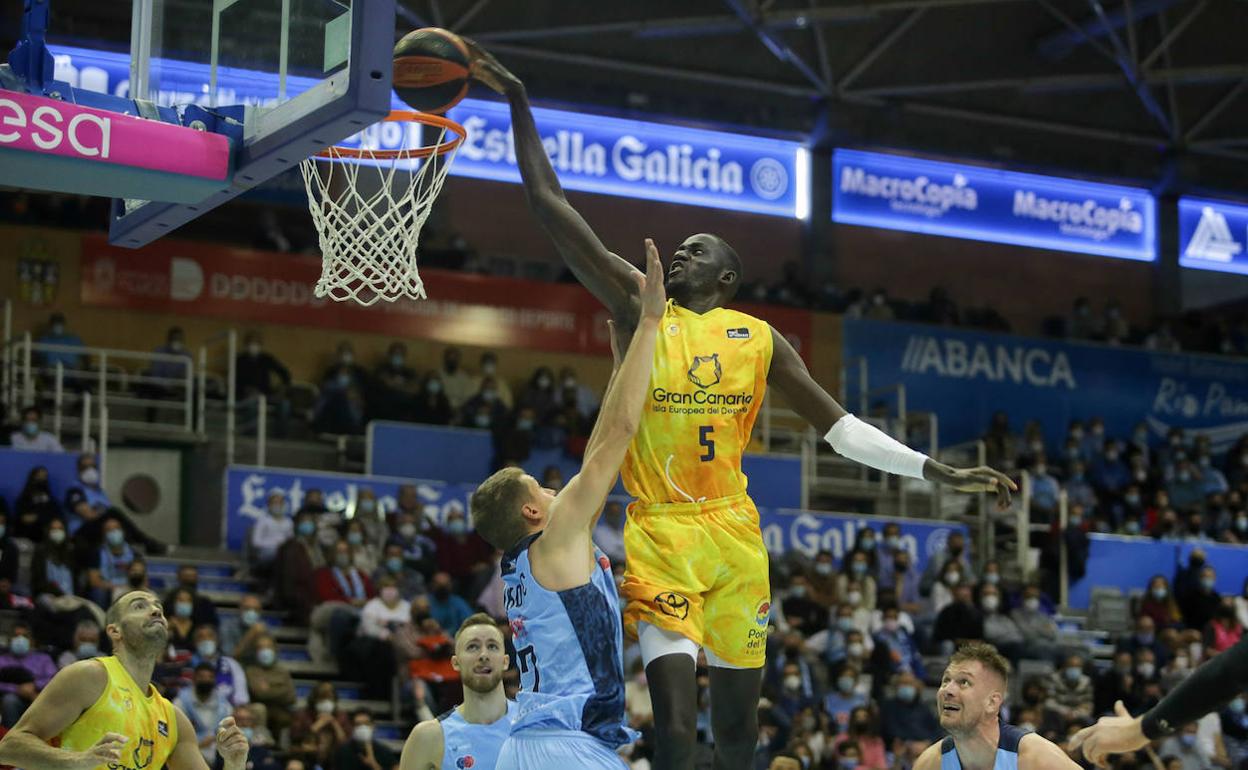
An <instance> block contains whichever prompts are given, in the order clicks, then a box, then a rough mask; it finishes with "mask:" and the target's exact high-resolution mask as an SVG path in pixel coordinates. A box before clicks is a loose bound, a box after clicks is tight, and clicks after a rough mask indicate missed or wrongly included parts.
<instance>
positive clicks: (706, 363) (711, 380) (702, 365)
mask: <svg viewBox="0 0 1248 770" xmlns="http://www.w3.org/2000/svg"><path fill="white" fill-rule="evenodd" d="M723 374H724V369H723V367H722V366H720V365H719V354H718V353H712V354H711V355H709V356H694V357H693V366H691V367H689V381H690V382H692V383H693V384H694V385H697V386H698V387H699V388H709V387H711V386H712V385H718V384H719V380H720V378H721V377H723Z"/></svg>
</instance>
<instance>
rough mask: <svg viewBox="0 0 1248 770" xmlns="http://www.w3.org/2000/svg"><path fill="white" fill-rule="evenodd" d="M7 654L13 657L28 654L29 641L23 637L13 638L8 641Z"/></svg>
mask: <svg viewBox="0 0 1248 770" xmlns="http://www.w3.org/2000/svg"><path fill="white" fill-rule="evenodd" d="M9 652H11V653H13V654H14V655H25V654H26V653H28V652H30V639H28V638H27V637H25V636H15V637H13V638H12V639H10V640H9Z"/></svg>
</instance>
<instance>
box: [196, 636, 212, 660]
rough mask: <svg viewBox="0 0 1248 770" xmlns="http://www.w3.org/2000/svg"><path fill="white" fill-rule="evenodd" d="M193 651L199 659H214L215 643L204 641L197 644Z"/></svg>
mask: <svg viewBox="0 0 1248 770" xmlns="http://www.w3.org/2000/svg"><path fill="white" fill-rule="evenodd" d="M195 651H196V652H198V653H199V657H201V658H212V657H216V654H217V643H216V642H214V641H213V640H211V639H205V640H203V641H202V642H200V643H199V644H197V645H195Z"/></svg>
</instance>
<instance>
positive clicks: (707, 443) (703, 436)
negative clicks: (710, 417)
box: [698, 425, 715, 463]
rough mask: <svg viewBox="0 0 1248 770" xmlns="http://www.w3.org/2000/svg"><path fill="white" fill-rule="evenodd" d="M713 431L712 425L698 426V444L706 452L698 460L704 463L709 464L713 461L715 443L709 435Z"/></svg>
mask: <svg viewBox="0 0 1248 770" xmlns="http://www.w3.org/2000/svg"><path fill="white" fill-rule="evenodd" d="M714 430H715V426H714V425H699V426H698V443H699V444H701V445H702V447H703V448H704V449H706V452H704V453H703V454H702V456H701V457H700V458H698V459H700V460H701V461H702V462H704V463H709V462H710V461H711V460H714V459H715V441H714V439H712V438H711V433H712V432H713V431H714Z"/></svg>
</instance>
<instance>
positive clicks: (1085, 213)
mask: <svg viewBox="0 0 1248 770" xmlns="http://www.w3.org/2000/svg"><path fill="white" fill-rule="evenodd" d="M832 184H833V190H832V219H833V221H835V222H841V223H844V224H851V225H866V226H868V227H880V228H884V229H888V230H906V231H908V232H915V233H928V234H931V235H945V236H950V237H953V238H968V239H970V240H976V241H991V242H993V243H1010V244H1015V245H1018V246H1032V247H1035V248H1041V249H1054V250H1056V251H1073V252H1077V253H1082V254H1098V255H1101V256H1106V257H1120V258H1122V259H1136V260H1142V261H1145V262H1151V261H1153V260H1154V259H1156V238H1157V235H1156V233H1157V223H1156V207H1155V201H1154V199H1153V196H1152V195H1151V194H1150V193H1149V192H1148V191H1147V190H1142V189H1137V188H1134V187H1121V186H1118V185H1108V184H1099V183H1095V182H1083V181H1078V180H1074V179H1061V178H1058V177H1051V176H1040V175H1037V174H1023V173H1018V172H1014V171H1000V170H996V169H990V168H981V167H978V166H968V165H955V164H953V163H943V162H939V161H933V160H923V159H919V158H908V157H902V156H898V155H883V154H879V153H872V152H858V151H855V150H836V151H835V152H834V153H833V155H832Z"/></svg>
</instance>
